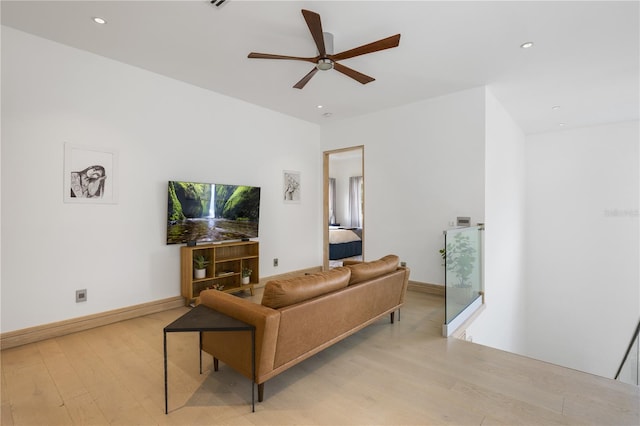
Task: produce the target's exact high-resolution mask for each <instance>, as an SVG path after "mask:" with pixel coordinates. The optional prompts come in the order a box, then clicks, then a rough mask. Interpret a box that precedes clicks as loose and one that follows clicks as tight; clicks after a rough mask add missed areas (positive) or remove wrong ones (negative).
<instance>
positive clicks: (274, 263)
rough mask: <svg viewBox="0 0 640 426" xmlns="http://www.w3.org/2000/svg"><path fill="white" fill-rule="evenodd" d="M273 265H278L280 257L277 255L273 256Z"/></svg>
mask: <svg viewBox="0 0 640 426" xmlns="http://www.w3.org/2000/svg"><path fill="white" fill-rule="evenodd" d="M273 266H274V267H277V266H278V258H277V257H274V258H273Z"/></svg>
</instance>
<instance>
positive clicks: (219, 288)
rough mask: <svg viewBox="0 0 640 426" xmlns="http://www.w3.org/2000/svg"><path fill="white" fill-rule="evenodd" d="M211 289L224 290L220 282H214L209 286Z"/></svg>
mask: <svg viewBox="0 0 640 426" xmlns="http://www.w3.org/2000/svg"><path fill="white" fill-rule="evenodd" d="M209 288H210V289H211V290H218V291H222V290H224V286H223V285H222V284H214V285H212V286H211V287H209Z"/></svg>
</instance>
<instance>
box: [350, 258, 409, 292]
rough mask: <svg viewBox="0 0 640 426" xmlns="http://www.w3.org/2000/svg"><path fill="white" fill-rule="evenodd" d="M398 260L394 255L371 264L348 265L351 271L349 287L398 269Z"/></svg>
mask: <svg viewBox="0 0 640 426" xmlns="http://www.w3.org/2000/svg"><path fill="white" fill-rule="evenodd" d="M399 261H400V259H399V258H398V256H396V255H395V254H388V255H386V256H384V257H383V258H381V259H379V260H374V261H372V262H362V263H358V264H355V265H348V266H347V268H349V269H351V279H350V280H349V285H351V284H358V283H361V282H363V281H366V280H370V279H371V278H375V277H378V276H380V275H384V274H388V273H389V272H392V271H395V270H396V269H397V268H398V263H399Z"/></svg>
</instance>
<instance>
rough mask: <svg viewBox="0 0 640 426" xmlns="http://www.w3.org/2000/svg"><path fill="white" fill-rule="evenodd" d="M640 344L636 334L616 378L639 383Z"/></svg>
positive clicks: (635, 383)
mask: <svg viewBox="0 0 640 426" xmlns="http://www.w3.org/2000/svg"><path fill="white" fill-rule="evenodd" d="M639 355H640V344H639V343H638V336H636V339H635V341H634V342H633V345H632V346H631V349H630V350H629V354H628V355H627V358H626V360H625V362H624V364H623V365H622V368H621V369H620V373H619V375H618V380H620V381H621V382H625V383H629V384H632V385H636V386H638V385H640V382H639V380H640V372H639V371H638V370H639V369H640V364H639V363H640V359H639V358H640V357H639Z"/></svg>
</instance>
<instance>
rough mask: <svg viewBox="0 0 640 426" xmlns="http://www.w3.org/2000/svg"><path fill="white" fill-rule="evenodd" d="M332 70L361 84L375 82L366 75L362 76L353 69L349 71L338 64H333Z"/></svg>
mask: <svg viewBox="0 0 640 426" xmlns="http://www.w3.org/2000/svg"><path fill="white" fill-rule="evenodd" d="M333 69H335V70H336V71H338V72H341V73H342V74H344V75H346V76H348V77H351V78H353V79H354V80H357V81H359V82H360V83H362V84H367V83H371V82H372V81H374V80H375V78H373V77H369V76H368V75H365V74H362V73H361V72H358V71H356V70H354V69H351V68H349V67H345V66H344V65H341V64H339V63H337V62H336V63H335V64H333Z"/></svg>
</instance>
